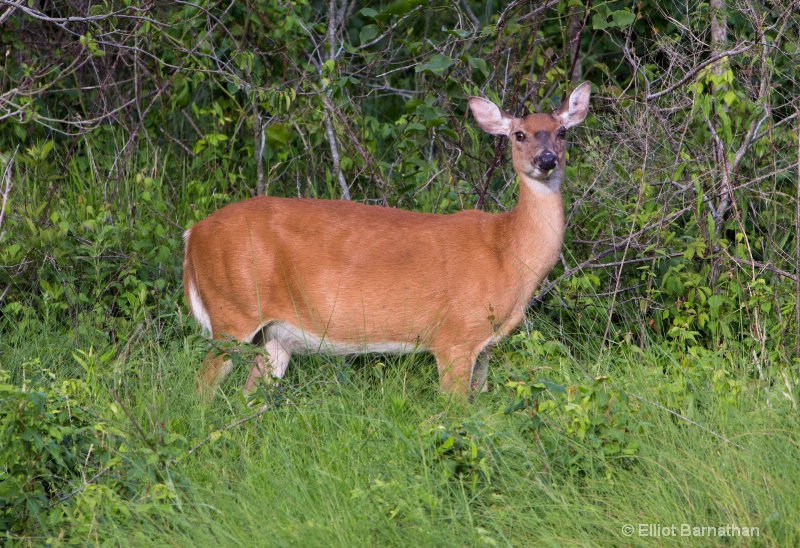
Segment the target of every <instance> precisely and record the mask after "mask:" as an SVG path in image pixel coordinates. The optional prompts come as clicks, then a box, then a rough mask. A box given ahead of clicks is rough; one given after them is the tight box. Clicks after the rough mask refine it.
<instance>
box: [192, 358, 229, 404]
mask: <svg viewBox="0 0 800 548" xmlns="http://www.w3.org/2000/svg"><path fill="white" fill-rule="evenodd" d="M232 369H233V360H231V359H230V358H228V357H227V356H225V354H219V353H218V352H217V351H215V350H212V351H210V352H209V353H208V354H206V358H205V360H203V366H202V367H201V368H200V370H199V371H198V372H197V378H196V381H195V386H196V387H197V392H198V394H199V395H200V397H201V398H202V399H203V400H205V401H207V402H209V401H211V400H212V399H214V392H215V391H216V389H217V386H219V385H220V383H221V382H222V381H224V380H225V378H226V377H227V376H228V375H229V374H230V372H231V370H232Z"/></svg>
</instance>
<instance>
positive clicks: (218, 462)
mask: <svg viewBox="0 0 800 548" xmlns="http://www.w3.org/2000/svg"><path fill="white" fill-rule="evenodd" d="M40 328H41V329H39V330H38V331H33V330H32V331H29V332H27V333H17V334H11V333H8V332H6V334H5V335H6V336H4V337H3V342H2V356H3V367H4V368H7V369H9V370H10V372H11V374H12V378H13V379H14V380H15V381H16V382H20V383H21V382H22V379H23V378H24V379H27V382H30V379H31V378H32V377H33V376H36V375H38V374H41V372H42V371H45V370H46V371H49V372H51V373H52V374H53V376H54V378H55V379H69V378H74V377H78V378H83V379H84V380H85V381H87V382H96V383H97V386H95V387H94V389H95V392H94V393H95V395H96V397H97V398H99V399H108V400H109V401H113V400H112V398H111V396H110V395H109V394H110V392H111V391H112V390H113V391H114V393H115V394H117V395H118V397H120V398H122V400H123V401H124V402H125V403H126V405H128V406H129V409H128V412H129V413H130V416H129V417H119V420H118V421H117V425H118V427H119V428H123V429H129V430H133V429H136V428H141V429H143V430H145V431H147V432H156V433H160V434H161V435H162V436H163V435H169V434H179V435H180V436H182V437H184V438H185V439H186V440H187V445H186V448H188V447H189V446H196V445H198V444H200V443H201V442H203V441H207V443H204V444H203V445H202V446H201V447H199V448H198V449H196V450H195V451H193V452H192V453H191V454H188V451H183V453H182V455H181V457H180V458H179V459H178V461H177V463H174V464H173V465H172V466H171V468H170V469H171V471H172V474H174V484H173V485H172V486H171V487H170V488H171V489H172V492H171V494H170V496H168V497H166V499H165V500H168V501H169V502H168V504H167V505H160V506H157V507H155V506H154V507H153V508H152V509H150V510H149V511H143V512H140V513H134V514H131V515H125V514H124V513H120V512H119V507H118V506H116V505H110V506H109V507H108V508H104V507H102V505H99V506H97V507H94V508H93V509H92V511H91V512H89V513H88V514H83V515H84V518H86V519H89V518H88V516H91V521H92V523H93V525H92V527H89V528H88V529H87V528H85V529H83V530H82V534H83V535H84V536H83V537H80V536H79V537H77V538H73V540H75V541H78V542H88V543H95V542H111V543H120V544H131V545H145V544H147V545H150V544H152V543H156V544H173V545H179V546H193V545H199V546H205V545H210V544H215V545H219V544H221V545H256V546H258V545H263V546H284V545H285V546H294V545H298V544H306V545H310V546H322V545H326V546H331V545H333V546H374V545H387V546H407V545H425V546H434V545H436V546H456V545H458V546H464V545H475V546H479V545H484V544H486V545H514V546H524V545H551V546H572V545H574V546H598V545H608V546H620V545H629V546H652V545H665V546H671V545H684V544H686V543H687V542H692V543H695V544H699V545H730V544H733V545H741V544H750V539H746V538H744V537H740V536H736V537H733V538H725V537H720V536H707V535H708V533H706V536H703V537H688V538H687V537H681V536H677V537H671V536H664V533H665V532H669V531H671V529H670V528H671V527H672V526H673V525H675V526H676V527H677V529H676V531H677V534H678V535H680V534H681V527H685V525H683V524H688V526H691V527H703V526H705V527H714V528H717V527H725V526H726V525H729V524H730V525H735V526H738V527H742V528H744V527H757V528H758V535H759V536H758V537H756V538H755V540H754V542H753V544H754V545H765V546H789V545H796V544H797V543H798V542H800V527H799V526H798V524H800V505H798V504H797V502H798V487H797V486H798V485H800V469H798V467H797V465H796V461H797V454H798V443H799V442H800V435H798V431H799V428H798V427H800V424H798V423H799V422H800V421H798V418H797V413H796V409H795V408H794V402H793V401H792V399H791V398H792V397H796V396H793V395H792V394H791V393H787V395H783V394H782V393H781V392H782V391H785V390H784V389H783V388H782V387H778V386H774V387H768V388H767V390H766V391H765V390H763V389H762V388H760V387H759V388H757V387H756V386H755V385H752V383H750V384H751V385H752V386H751V387H750V388H748V390H747V392H746V393H745V394H742V396H741V397H738V398H736V399H734V400H731V399H730V398H727V399H726V398H725V397H724V396H725V394H723V393H715V392H714V391H713V389H712V390H711V392H710V393H707V394H697V397H696V402H697V403H696V404H695V407H694V409H695V410H696V411H695V412H694V414H693V418H692V419H691V420H692V421H694V422H690V420H689V419H688V417H686V416H685V415H684V417H683V418H682V417H678V416H676V415H675V414H671V413H669V412H666V411H665V410H664V409H662V408H661V407H658V406H656V405H651V404H650V403H646V402H653V403H658V402H661V404H665V405H666V406H670V405H671V406H672V407H674V408H675V409H677V410H678V412H681V409H680V404H679V403H676V402H677V401H678V400H674V399H673V400H672V401H670V397H671V396H669V395H668V393H669V391H668V390H665V384H667V385H668V384H669V383H665V382H664V380H665V373H664V370H665V368H664V359H663V355H662V354H660V353H659V352H657V351H650V350H646V351H645V352H644V354H643V355H641V354H639V353H637V352H634V353H631V352H628V351H625V350H624V349H620V350H619V351H614V350H612V351H611V352H610V353H608V354H607V355H606V357H605V358H603V359H602V360H601V362H600V363H599V365H598V363H596V362H595V363H587V362H585V361H584V362H581V361H575V362H574V363H569V362H564V361H562V362H561V364H560V365H558V366H557V369H553V370H550V371H549V372H548V373H547V375H546V376H547V377H549V378H551V379H552V380H554V381H556V382H564V383H565V384H568V382H567V380H568V379H577V378H582V377H585V371H586V370H588V369H592V368H597V369H599V370H600V372H601V373H603V374H605V375H607V376H609V377H610V379H611V381H612V382H613V383H615V384H618V385H621V386H623V387H624V390H625V391H626V393H628V394H630V395H631V396H632V398H631V405H632V406H633V407H635V408H636V416H637V421H638V428H637V431H636V432H635V433H633V437H634V438H635V440H636V442H637V443H638V452H637V453H636V454H635V455H632V456H630V457H624V456H622V455H619V456H617V457H614V458H608V459H605V460H604V464H603V465H602V466H594V465H584V464H575V465H571V464H570V463H565V462H563V461H562V460H560V459H558V458H556V457H554V456H553V455H552V454H550V453H548V451H546V450H545V448H544V447H543V445H542V443H541V441H540V440H538V439H537V437H536V436H535V435H527V434H525V428H524V424H525V420H527V416H526V415H525V414H524V413H506V412H504V411H505V410H506V408H507V406H508V405H509V403H511V402H512V401H513V400H514V392H513V390H511V389H510V388H507V387H506V386H505V383H506V381H507V380H508V379H509V375H510V374H511V375H512V376H513V375H514V372H513V365H512V366H510V369H509V368H506V367H504V365H505V364H506V361H507V360H508V359H509V357H510V355H511V354H512V353H513V352H514V349H513V348H511V347H509V346H508V345H506V346H505V347H504V348H503V349H501V350H499V351H497V352H496V353H495V355H494V357H493V361H492V369H491V371H492V373H491V377H490V380H491V383H492V389H491V390H490V392H489V393H487V394H482V395H480V396H478V397H477V398H476V400H475V401H474V402H473V403H471V404H468V405H464V404H459V403H453V402H451V401H450V400H449V399H448V398H447V397H445V396H443V395H441V394H439V393H438V392H437V390H436V388H435V387H436V371H435V366H434V364H433V363H432V361H431V360H430V359H428V358H426V357H424V356H416V357H408V358H392V359H384V358H381V357H379V356H372V357H368V358H364V359H359V360H355V361H347V360H344V359H323V358H316V357H312V358H300V359H296V360H293V362H292V365H291V367H290V370H289V374H288V375H287V377H286V379H285V380H284V381H283V383H282V385H281V388H280V390H278V389H276V388H273V387H267V388H266V389H265V393H264V396H265V397H266V398H267V399H268V401H269V405H271V407H270V408H269V410H268V411H266V412H264V413H263V414H261V415H260V416H257V417H255V418H252V419H251V420H244V421H241V419H243V418H245V417H248V416H250V415H253V414H256V410H255V409H253V408H248V407H247V406H246V405H245V402H244V401H243V399H242V397H241V395H240V393H239V388H240V386H241V384H242V381H243V379H244V376H245V375H246V371H244V370H243V368H240V370H238V371H237V372H236V373H235V374H234V375H232V378H231V379H230V380H229V381H227V382H226V383H225V384H224V385H223V387H222V389H221V391H220V393H219V394H218V396H217V398H216V399H215V400H214V401H213V402H212V403H211V404H208V405H206V404H204V403H203V402H201V401H200V400H199V399H198V398H197V397H196V395H195V393H194V388H193V387H194V373H195V370H196V368H197V366H198V363H199V362H198V356H199V352H198V351H199V350H202V349H201V348H198V347H200V346H201V345H200V344H199V343H198V342H195V343H194V344H187V343H186V341H185V340H181V339H179V338H176V339H173V340H171V341H168V342H167V343H166V344H163V343H162V344H158V343H155V342H153V341H148V340H146V339H143V340H142V343H141V344H140V345H137V347H136V348H135V349H134V350H133V351H131V353H130V355H129V356H128V358H127V363H126V365H125V369H124V372H119V371H118V372H117V376H116V377H115V378H113V377H112V376H111V375H101V376H100V377H98V378H97V379H91V380H90V379H88V378H87V377H86V374H85V372H82V371H81V370H80V368H77V367H76V366H75V360H74V359H73V358H72V357H71V354H72V353H73V349H72V342H71V341H70V340H69V339H68V338H65V337H63V336H59V335H58V330H57V329H55V328H53V327H52V326H50V327H48V326H45V325H41V326H40ZM544 337H545V339H547V337H546V336H544ZM587 342H588V341H587ZM637 356H638V357H637ZM545 361H547V360H545ZM34 366H35V368H36V369H37V371H32V370H31V367H34ZM665 394H666V395H665ZM633 396H635V397H633ZM767 398H768V399H769V403H768V401H767ZM659 405H660V404H659ZM687 409H688V408H687ZM682 413H686V414H688V411H687V410H686V409H684V410H682ZM239 421H241V423H240V424H238V425H236V426H233V427H231V428H229V429H226V427H227V426H229V425H232V424H234V423H237V422H239ZM134 424H136V426H134ZM548 428H551V429H553V430H556V431H557V430H558V429H559V428H560V426H559V424H558V423H557V422H553V423H551V424H550V425H549V426H548ZM223 430H224V431H223ZM443 431H448V432H459V431H461V432H466V434H465V436H468V437H469V439H471V440H473V441H474V442H475V444H476V445H477V447H478V448H479V449H480V450H481V451H485V453H486V455H487V459H488V461H489V464H488V466H487V468H486V470H488V473H485V474H484V473H478V474H472V475H471V474H470V473H469V470H467V472H464V471H463V470H462V471H461V472H459V473H453V472H452V469H451V468H448V465H447V463H446V462H445V459H443V454H444V453H443V452H442V451H441V450H440V449H439V448H440V447H441V436H440V434H441V432H443ZM712 432H713V433H712ZM209 436H210V437H209ZM557 436H558V439H559V440H560V442H559V443H561V444H562V445H563V451H567V450H568V448H569V447H572V448H573V450H574V448H575V447H578V450H577V452H575V454H576V455H578V456H581V455H582V456H584V457H586V456H587V455H588V456H590V457H591V455H592V454H593V453H592V449H591V447H581V441H580V440H579V439H577V438H575V437H574V436H569V435H568V434H567V433H565V432H562V433H561V434H557ZM723 438H724V439H723ZM209 440H210V441H209ZM592 458H596V455H595V456H594V457H592ZM461 464H464V463H463V462H462V463H461ZM475 478H477V480H476V479H475ZM84 485H85V484H84ZM79 487H80V485H79ZM85 496H87V497H88V493H87V492H86V491H83V492H80V493H78V494H76V495H75V498H76V499H80V498H81V497H85ZM142 496H143V493H136V494H134V496H133V497H132V500H135V499H136V497H142ZM640 524H641V525H640ZM626 525H631V526H633V527H635V532H634V534H633V535H626V532H627V530H626V529H623V526H626ZM41 527H42V535H43V536H42V537H41V538H38V539H29V542H31V543H34V544H36V543H38V542H39V541H41V540H42V539H43V538H45V537H57V536H58V531H57V530H48V527H47V524H46V523H42V524H41ZM640 527H643V529H640ZM653 527H655V528H656V529H653ZM715 530H716V529H715ZM642 532H644V533H645V535H650V534H652V533H653V532H661V533H662V536H659V537H652V536H645V535H643V534H640V533H642Z"/></svg>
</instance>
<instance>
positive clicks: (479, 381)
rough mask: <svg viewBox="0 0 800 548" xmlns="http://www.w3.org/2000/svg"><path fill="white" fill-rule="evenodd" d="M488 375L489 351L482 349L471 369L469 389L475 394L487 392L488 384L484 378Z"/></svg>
mask: <svg viewBox="0 0 800 548" xmlns="http://www.w3.org/2000/svg"><path fill="white" fill-rule="evenodd" d="M488 375H489V351H488V350H486V349H484V350H483V351H481V352H480V353H479V354H478V358H477V359H476V360H475V366H474V367H473V369H472V381H471V383H470V388H471V389H472V390H473V391H475V392H487V391H488V390H489V384H488V383H487V382H486V377H487V376H488Z"/></svg>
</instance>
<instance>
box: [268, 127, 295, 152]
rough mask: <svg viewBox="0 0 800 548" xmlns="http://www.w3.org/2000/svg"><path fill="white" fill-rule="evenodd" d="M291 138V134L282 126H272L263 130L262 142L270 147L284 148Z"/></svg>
mask: <svg viewBox="0 0 800 548" xmlns="http://www.w3.org/2000/svg"><path fill="white" fill-rule="evenodd" d="M291 138H292V133H291V132H290V131H289V129H288V128H287V127H286V126H285V125H284V124H272V125H270V126H267V127H266V128H264V140H265V141H266V142H267V144H268V145H270V146H273V147H278V146H285V145H287V144H288V143H289V140H290V139H291Z"/></svg>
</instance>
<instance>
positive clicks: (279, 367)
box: [242, 339, 292, 396]
mask: <svg viewBox="0 0 800 548" xmlns="http://www.w3.org/2000/svg"><path fill="white" fill-rule="evenodd" d="M264 349H265V350H266V351H267V357H268V358H269V365H268V364H267V360H265V359H264V356H263V355H261V354H259V355H258V356H256V365H255V366H253V368H252V369H251V370H250V375H249V376H248V377H247V382H245V383H244V388H243V389H242V392H244V394H245V396H246V395H248V394H251V393H252V392H253V391H254V390H255V389H256V386H257V385H258V382H259V379H261V378H262V377H269V376H270V375H271V376H273V377H276V378H278V379H282V378H283V375H284V374H285V373H286V368H287V367H289V360H290V359H291V357H292V353H291V352H289V351H288V350H286V348H284V346H283V345H282V344H281V343H280V341H278V340H277V339H270V340H269V341H267V343H266V344H265V345H264Z"/></svg>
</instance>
